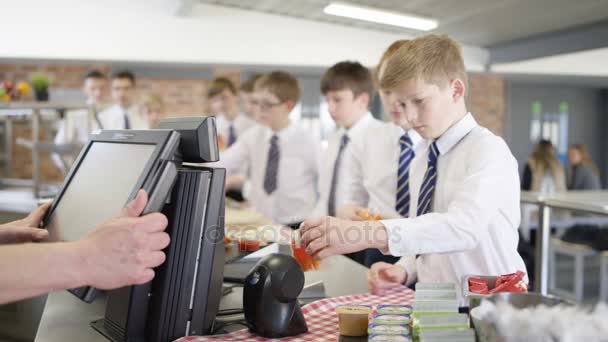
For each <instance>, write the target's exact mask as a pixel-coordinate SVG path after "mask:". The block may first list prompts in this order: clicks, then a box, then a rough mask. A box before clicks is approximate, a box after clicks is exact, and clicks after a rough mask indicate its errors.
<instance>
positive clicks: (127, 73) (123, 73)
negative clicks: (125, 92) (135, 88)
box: [112, 70, 135, 85]
mask: <svg viewBox="0 0 608 342" xmlns="http://www.w3.org/2000/svg"><path fill="white" fill-rule="evenodd" d="M124 78H126V79H128V80H129V81H131V83H132V84H133V85H135V75H134V74H133V73H132V72H131V71H129V70H120V71H117V72H115V73H114V74H113V75H112V79H113V80H116V79H124Z"/></svg>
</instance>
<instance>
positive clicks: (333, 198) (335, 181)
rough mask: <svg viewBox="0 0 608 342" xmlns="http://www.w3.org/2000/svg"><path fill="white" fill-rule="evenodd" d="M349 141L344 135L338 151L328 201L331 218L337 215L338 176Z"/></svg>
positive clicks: (328, 212)
mask: <svg viewBox="0 0 608 342" xmlns="http://www.w3.org/2000/svg"><path fill="white" fill-rule="evenodd" d="M348 141H349V138H348V135H346V134H344V135H343V136H342V139H341V140H340V149H339V150H338V156H337V157H336V162H335V163H334V171H333V173H332V177H331V185H330V187H329V197H328V200H327V214H328V215H329V216H334V215H336V189H337V187H338V174H339V172H340V164H341V163H342V154H344V149H345V148H346V145H347V144H348Z"/></svg>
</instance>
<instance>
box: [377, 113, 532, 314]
mask: <svg viewBox="0 0 608 342" xmlns="http://www.w3.org/2000/svg"><path fill="white" fill-rule="evenodd" d="M436 143H437V148H438V150H439V158H438V160H437V181H436V185H435V192H434V197H433V202H432V203H433V207H432V211H431V212H430V213H428V214H425V215H421V216H419V217H413V218H402V219H393V220H383V221H382V223H383V224H384V226H385V227H386V229H387V232H388V236H389V242H388V251H389V252H390V254H392V255H395V256H405V258H402V260H400V261H399V264H401V265H402V266H404V267H405V269H406V271H407V273H408V280H407V284H412V283H414V282H415V281H420V282H450V283H455V284H456V287H457V293H459V294H460V293H461V289H460V287H461V281H462V277H463V276H464V275H467V274H481V275H484V274H486V275H500V274H507V273H513V272H516V271H518V270H522V271H524V272H525V271H526V266H525V265H524V262H523V260H522V258H521V257H520V255H519V254H518V253H517V242H518V234H517V227H518V226H519V221H520V210H519V195H520V190H519V175H518V167H517V161H516V160H515V158H514V157H513V155H512V154H511V151H510V150H509V148H508V147H507V144H506V143H505V142H504V140H503V139H502V138H500V137H498V136H496V135H494V134H493V133H492V132H490V131H489V130H487V129H486V128H483V127H481V126H479V125H478V124H477V122H476V121H475V119H474V118H473V116H472V115H471V114H470V113H468V114H467V115H466V116H465V117H464V118H463V119H461V120H460V121H459V122H457V123H456V124H454V125H453V126H452V127H451V128H449V129H448V130H447V131H446V132H445V133H444V134H443V135H442V136H441V137H440V138H439V139H437V140H436ZM416 255H419V257H418V258H416V257H415V256H416ZM459 301H460V304H461V305H462V304H464V301H463V300H462V298H459Z"/></svg>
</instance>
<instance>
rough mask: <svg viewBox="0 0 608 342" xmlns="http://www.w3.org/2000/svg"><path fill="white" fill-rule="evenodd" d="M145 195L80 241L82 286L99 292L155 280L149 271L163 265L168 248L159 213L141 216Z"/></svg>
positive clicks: (161, 215)
mask: <svg viewBox="0 0 608 342" xmlns="http://www.w3.org/2000/svg"><path fill="white" fill-rule="evenodd" d="M147 203H148V195H147V193H146V192H145V191H143V190H140V191H139V192H138V193H137V197H136V198H135V199H134V200H133V201H132V202H130V203H129V204H128V205H127V206H126V207H125V208H124V209H123V211H122V214H121V215H120V216H119V217H116V218H113V219H111V220H108V221H106V222H105V223H102V224H101V225H100V226H98V227H97V228H96V229H95V231H93V232H91V233H90V234H89V235H88V236H87V237H85V238H84V239H83V240H81V241H79V242H78V243H79V244H80V247H81V255H82V256H83V270H82V271H83V272H84V274H85V279H83V283H85V284H87V285H91V286H94V287H96V288H99V289H113V288H118V287H123V286H127V285H134V284H144V283H147V282H149V281H150V280H152V278H154V270H153V269H152V268H154V267H156V266H159V265H161V264H162V263H163V262H164V261H165V253H164V252H163V251H162V250H163V249H164V248H165V247H167V245H169V235H168V234H167V233H165V232H164V230H165V228H166V227H167V218H166V217H165V215H163V214H161V213H152V214H148V215H145V216H141V217H140V216H139V215H141V213H142V211H143V210H144V208H145V207H146V204H147Z"/></svg>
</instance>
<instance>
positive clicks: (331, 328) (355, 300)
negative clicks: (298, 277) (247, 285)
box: [177, 287, 414, 342]
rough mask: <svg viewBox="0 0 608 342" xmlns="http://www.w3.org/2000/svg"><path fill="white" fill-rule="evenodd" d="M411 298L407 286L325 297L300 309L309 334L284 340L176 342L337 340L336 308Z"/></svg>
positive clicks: (242, 336)
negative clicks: (380, 291)
mask: <svg viewBox="0 0 608 342" xmlns="http://www.w3.org/2000/svg"><path fill="white" fill-rule="evenodd" d="M413 298H414V291H412V290H410V289H408V288H407V287H398V288H395V289H392V290H390V291H387V292H386V293H385V294H384V295H382V296H376V295H372V294H369V293H366V294H359V295H352V296H344V297H336V298H327V299H322V300H318V301H316V302H312V303H310V304H308V305H306V306H304V307H303V308H302V313H303V314H304V318H305V319H306V324H307V325H308V333H306V334H302V335H298V336H292V337H286V338H281V339H266V338H263V337H259V336H256V335H253V334H251V333H250V332H249V331H248V330H247V329H243V330H239V331H235V332H233V333H231V334H227V335H221V336H213V337H197V336H188V337H184V338H181V339H179V340H177V342H211V341H214V342H215V341H293V342H321V341H337V340H338V337H339V333H338V315H337V314H336V312H335V308H336V307H337V306H338V305H343V304H363V305H373V306H376V305H379V304H399V305H411V304H412V299H413Z"/></svg>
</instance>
